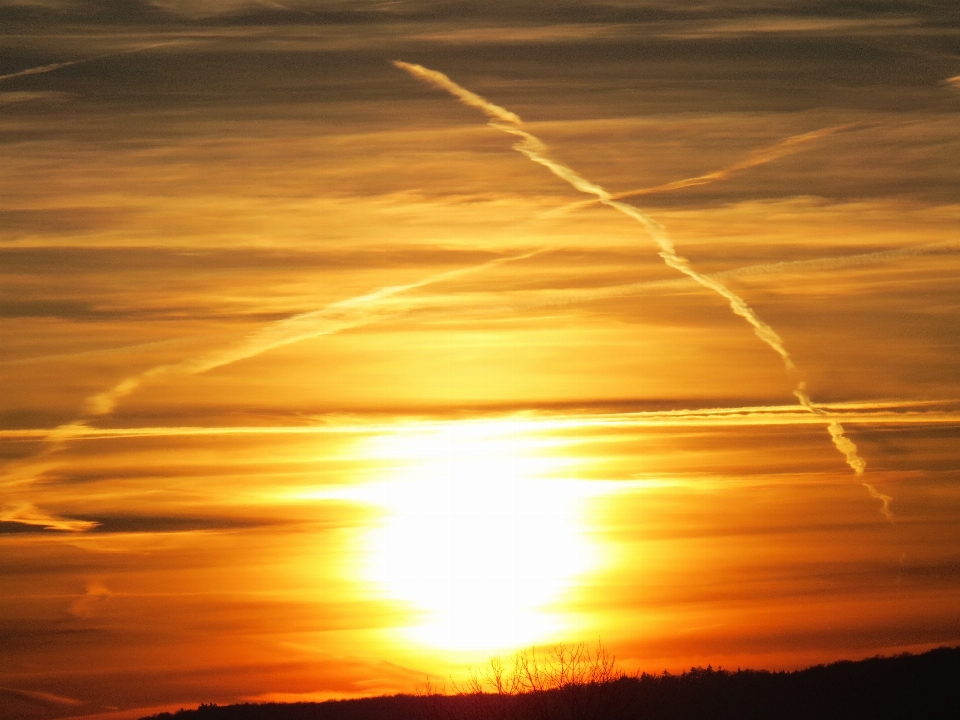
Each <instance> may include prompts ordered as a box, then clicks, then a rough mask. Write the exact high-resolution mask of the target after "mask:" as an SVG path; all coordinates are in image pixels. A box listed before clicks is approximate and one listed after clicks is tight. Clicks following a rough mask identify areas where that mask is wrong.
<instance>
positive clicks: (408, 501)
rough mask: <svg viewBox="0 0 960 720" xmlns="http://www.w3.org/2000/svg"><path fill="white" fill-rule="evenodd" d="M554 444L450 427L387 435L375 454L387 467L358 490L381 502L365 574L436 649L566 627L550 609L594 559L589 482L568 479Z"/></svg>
mask: <svg viewBox="0 0 960 720" xmlns="http://www.w3.org/2000/svg"><path fill="white" fill-rule="evenodd" d="M550 444H552V443H551V441H547V440H544V439H542V438H541V439H538V438H535V437H532V436H531V435H530V434H528V433H525V432H522V431H521V430H520V428H519V427H515V426H514V425H513V424H511V423H509V422H490V421H488V422H482V423H475V422H473V423H450V424H447V425H443V426H436V425H434V426H429V427H427V428H423V427H418V428H414V429H412V430H409V431H402V432H398V433H395V434H389V435H386V436H380V437H378V438H376V439H374V440H372V441H371V444H370V446H369V447H368V448H366V451H365V454H366V455H367V456H368V457H371V458H375V459H376V460H377V461H380V462H383V463H384V464H385V465H386V466H387V467H388V469H387V470H386V471H385V472H386V476H385V477H384V479H382V480H381V481H378V482H375V483H371V484H368V485H366V486H363V487H362V488H356V490H357V492H355V493H351V494H352V495H353V496H354V498H355V499H357V500H362V501H364V502H369V503H373V504H377V505H380V506H381V507H382V508H383V509H384V511H385V516H384V519H383V522H382V524H381V525H380V526H379V527H377V528H376V529H374V530H373V531H371V532H370V534H369V535H368V537H367V538H366V540H367V544H366V556H367V563H366V567H365V576H366V578H367V579H368V580H369V581H372V582H373V583H375V584H376V585H377V586H379V587H380V588H382V591H383V592H384V594H385V595H387V596H388V597H390V598H391V599H393V600H396V601H399V602H403V603H405V604H409V605H410V606H412V607H414V608H415V609H416V610H418V611H419V613H420V618H421V622H420V623H418V624H417V625H416V626H413V627H409V628H406V629H405V631H404V634H405V635H406V636H407V637H408V638H409V639H412V640H414V641H417V642H419V643H423V644H425V645H429V646H432V647H438V648H448V649H456V650H492V649H503V648H512V647H519V646H522V645H524V644H528V643H531V642H537V641H541V640H544V639H546V638H548V637H549V636H550V635H552V634H554V633H557V632H559V631H561V630H562V629H563V623H562V621H561V619H560V616H559V615H557V614H556V613H553V612H551V607H550V606H551V604H552V603H556V601H558V600H559V599H561V597H562V595H563V593H564V591H565V590H566V589H567V588H568V587H569V586H570V584H571V583H572V581H573V580H574V579H575V578H576V576H577V575H579V574H581V573H583V572H585V571H586V570H588V569H590V568H591V567H592V566H593V565H594V563H595V551H594V548H593V547H592V545H591V543H590V542H589V541H588V539H587V537H586V534H585V532H584V528H583V509H584V507H583V506H584V502H585V501H586V500H587V498H588V496H589V495H591V494H592V493H591V489H590V487H591V484H590V483H586V482H583V481H577V480H569V479H559V478H557V477H556V474H557V472H558V471H559V470H560V469H561V467H562V466H563V465H566V464H568V463H569V460H565V459H563V458H560V457H558V456H557V454H556V453H554V454H550V453H549V452H548V450H549V445H550Z"/></svg>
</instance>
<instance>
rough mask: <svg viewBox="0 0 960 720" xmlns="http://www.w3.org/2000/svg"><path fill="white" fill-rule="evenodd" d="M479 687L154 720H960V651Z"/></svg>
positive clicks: (221, 709)
mask: <svg viewBox="0 0 960 720" xmlns="http://www.w3.org/2000/svg"><path fill="white" fill-rule="evenodd" d="M518 657H520V656H518ZM497 677H498V679H499V678H501V676H500V675H499V674H498V675H497ZM469 687H470V690H469V691H464V690H463V689H462V688H461V689H460V690H461V691H460V692H458V693H457V694H453V695H438V694H419V695H394V696H388V697H374V698H362V699H357V700H336V701H328V702H322V703H262V704H252V703H247V704H242V705H225V706H217V705H201V706H200V707H199V708H197V709H195V710H180V711H178V712H176V713H161V714H159V715H154V716H152V718H150V719H146V718H145V719H144V720H174V719H175V720H627V719H630V720H768V719H769V720H774V719H775V720H794V719H796V720H834V719H836V720H859V719H861V718H863V719H864V720H866V719H867V718H869V719H870V720H887V719H891V720H892V719H894V718H896V719H898V720H899V719H901V718H902V719H907V718H909V719H910V720H940V719H941V718H942V719H944V720H946V719H948V718H949V719H950V720H956V719H957V718H960V647H958V648H939V649H936V650H931V651H930V652H926V653H923V654H921V655H909V654H904V655H897V656H894V657H875V658H871V659H868V660H861V661H857V662H851V661H842V662H837V663H833V664H830V665H818V666H816V667H811V668H807V669H805V670H798V671H794V672H768V671H764V670H737V671H733V672H731V671H727V670H720V669H718V670H714V669H712V668H711V667H707V668H692V669H691V670H689V671H687V672H684V673H682V674H670V673H667V672H665V673H663V674H662V675H649V674H646V673H645V674H643V675H640V676H627V675H619V676H617V677H614V678H612V679H611V678H606V679H604V680H603V681H601V682H568V683H566V684H562V685H558V686H553V687H549V688H546V689H535V690H516V688H517V686H516V685H513V686H511V687H506V688H505V687H504V686H503V685H502V684H501V685H500V688H499V692H498V691H494V692H481V691H480V690H481V689H482V686H481V684H480V683H477V682H474V683H473V684H471V685H470V686H469Z"/></svg>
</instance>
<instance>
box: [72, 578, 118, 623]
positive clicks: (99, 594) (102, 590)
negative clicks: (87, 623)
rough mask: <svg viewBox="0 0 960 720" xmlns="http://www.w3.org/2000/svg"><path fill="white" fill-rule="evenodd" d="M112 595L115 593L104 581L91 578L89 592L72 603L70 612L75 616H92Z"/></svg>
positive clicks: (88, 586)
mask: <svg viewBox="0 0 960 720" xmlns="http://www.w3.org/2000/svg"><path fill="white" fill-rule="evenodd" d="M111 595H113V593H112V592H110V591H109V590H107V588H106V587H104V585H103V583H101V582H100V581H99V580H91V581H90V582H88V583H87V592H86V593H85V594H84V595H82V596H81V597H79V598H77V599H76V600H74V601H73V602H72V603H70V608H69V609H68V612H69V613H70V614H71V615H73V617H75V618H91V617H93V616H94V615H95V614H96V612H97V609H98V608H99V607H100V606H101V605H102V604H103V603H104V601H106V600H107V599H108V598H109V597H110V596H111Z"/></svg>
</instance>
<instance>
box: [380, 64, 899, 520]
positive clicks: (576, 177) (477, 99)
mask: <svg viewBox="0 0 960 720" xmlns="http://www.w3.org/2000/svg"><path fill="white" fill-rule="evenodd" d="M393 64H394V65H395V66H396V67H397V68H399V69H401V70H404V71H406V72H408V73H410V74H411V75H413V76H414V77H415V78H417V79H419V80H423V81H424V82H427V83H429V84H431V85H433V86H435V87H438V88H440V89H442V90H446V91H447V92H449V93H451V94H452V95H454V96H455V97H456V98H458V99H459V100H461V101H462V102H463V103H464V104H466V105H470V106H471V107H476V108H478V109H480V110H481V111H482V112H483V113H484V114H485V115H487V117H489V118H490V125H491V126H492V127H494V128H496V129H497V130H500V131H501V132H505V133H508V134H510V135H514V136H516V137H519V138H520V142H518V143H516V144H514V146H513V148H514V149H515V150H516V151H517V152H520V153H522V154H523V155H525V156H526V157H528V158H529V159H530V160H532V161H533V162H535V163H538V164H540V165H543V166H544V167H546V168H547V169H548V170H550V172H552V173H553V174H554V175H556V176H557V177H559V178H560V179H561V180H564V181H565V182H567V183H569V184H570V185H572V186H573V187H574V188H576V189H577V190H579V191H580V192H582V193H585V194H587V195H593V196H594V197H595V198H596V201H597V202H599V203H601V204H603V205H606V206H607V207H611V208H613V209H614V210H616V211H618V212H620V213H622V214H623V215H626V216H627V217H629V218H632V219H633V220H636V221H637V222H639V223H640V224H641V225H642V226H643V228H644V230H646V232H647V234H648V235H649V236H650V238H651V239H652V240H653V241H654V242H655V243H656V244H657V246H658V247H659V248H660V252H659V255H660V257H661V258H663V261H664V262H665V263H666V264H667V265H668V266H669V267H672V268H674V269H675V270H677V271H679V272H681V273H683V274H684V275H686V276H687V277H689V278H691V279H692V280H694V281H696V282H697V283H699V284H700V285H702V286H703V287H705V288H708V289H710V290H713V291H714V292H715V293H717V294H718V295H720V296H721V297H723V298H724V299H725V300H726V301H727V302H728V303H729V305H730V308H731V310H733V312H734V313H735V314H737V315H739V316H740V317H742V318H743V319H744V320H746V321H747V322H748V323H749V324H750V325H751V326H752V327H753V330H754V332H755V333H756V335H757V337H759V338H760V339H761V340H762V341H763V342H765V343H766V344H767V345H768V346H769V347H770V348H772V349H773V350H774V351H775V352H776V353H777V354H778V355H779V356H780V358H781V359H782V360H783V364H784V366H785V367H786V368H787V370H790V371H794V370H796V369H797V367H796V365H795V364H794V362H793V359H792V358H791V357H790V353H788V352H787V349H786V348H785V347H784V344H783V340H782V339H781V338H780V336H779V335H778V334H777V333H776V331H775V330H774V329H773V328H772V327H770V326H769V325H767V324H766V323H765V322H763V321H762V320H761V319H760V318H759V317H758V316H757V314H756V313H755V312H754V311H753V309H752V308H751V307H750V306H749V305H748V304H747V303H746V301H745V300H744V299H743V298H741V297H740V296H739V295H737V294H736V293H735V292H733V291H732V290H731V289H730V288H728V287H727V286H726V285H724V284H723V283H722V282H720V281H719V280H717V279H716V278H715V277H711V276H709V275H704V274H702V273H700V272H697V271H696V270H694V269H693V267H691V265H690V261H689V260H687V259H686V258H685V257H682V256H680V255H678V254H677V252H676V248H675V246H674V244H673V240H672V239H671V238H670V236H669V234H668V233H667V230H666V228H665V227H664V226H663V225H661V224H660V223H658V222H657V221H656V220H654V219H653V218H651V217H650V216H648V215H647V214H646V213H644V212H643V211H642V210H640V209H639V208H637V207H635V206H633V205H628V204H627V203H624V202H620V201H619V200H617V199H616V198H615V196H614V195H613V194H612V193H610V192H608V191H607V190H606V189H605V188H603V187H601V186H600V185H597V184H596V183H593V182H590V181H589V180H587V179H586V178H584V177H583V176H582V175H580V174H579V173H578V172H576V171H575V170H573V169H572V168H570V167H568V166H567V165H564V164H563V163H560V162H558V161H556V160H553V159H551V158H550V157H548V156H547V154H546V146H545V145H544V144H543V142H542V141H541V140H540V139H539V138H538V137H536V136H535V135H533V134H532V133H530V132H528V131H527V130H525V129H523V128H522V127H521V126H522V125H523V120H522V119H521V118H520V117H519V116H518V115H516V114H515V113H512V112H510V111H509V110H507V109H505V108H502V107H500V106H499V105H496V104H494V103H492V102H490V101H489V100H486V99H485V98H483V97H481V96H480V95H477V94H476V93H473V92H471V91H469V90H467V89H465V88H462V87H460V86H459V85H458V84H457V83H455V82H454V81H453V80H451V79H450V78H449V77H447V76H446V75H444V74H443V73H441V72H438V71H436V70H430V69H429V68H425V67H423V66H422V65H416V64H414V63H407V62H403V61H400V60H395V61H393ZM795 394H796V396H797V399H798V400H799V401H800V404H801V405H802V406H803V407H804V408H805V409H806V410H807V411H808V412H811V413H813V414H816V415H823V416H824V417H825V418H826V419H827V421H828V426H827V427H828V430H829V432H830V437H831V439H832V440H833V444H834V445H835V446H836V448H837V449H838V450H839V451H840V452H841V453H842V454H843V456H844V458H845V459H846V461H847V464H848V465H850V467H851V468H852V469H853V471H854V472H855V473H856V474H857V476H860V475H862V474H863V471H864V469H865V468H866V461H864V460H863V458H862V457H860V455H859V453H858V452H857V447H856V445H855V444H854V443H853V441H852V440H850V439H849V438H848V437H846V435H845V434H844V430H843V426H842V425H840V423H838V422H834V421H833V420H830V419H829V413H827V411H825V410H823V409H821V408H818V407H817V406H816V405H814V403H813V402H812V401H811V400H810V397H809V395H808V394H807V391H806V385H805V384H804V383H803V382H801V383H800V384H799V385H798V386H797V389H796V391H795ZM865 485H866V483H865ZM867 489H868V490H869V491H870V492H871V495H873V496H874V497H876V496H878V495H881V494H880V493H878V492H877V491H876V489H875V488H873V486H872V485H871V486H869V487H868V488H867ZM883 498H886V496H882V497H880V498H878V499H881V500H882V502H883V508H882V512H884V515H885V517H887V518H888V519H889V518H890V517H891V514H890V509H889V504H890V499H889V498H886V499H885V500H884V499H883Z"/></svg>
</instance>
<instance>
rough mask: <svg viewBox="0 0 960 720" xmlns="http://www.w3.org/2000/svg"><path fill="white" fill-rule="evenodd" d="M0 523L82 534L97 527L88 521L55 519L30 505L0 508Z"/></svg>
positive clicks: (53, 516) (54, 516)
mask: <svg viewBox="0 0 960 720" xmlns="http://www.w3.org/2000/svg"><path fill="white" fill-rule="evenodd" d="M0 521H3V522H13V523H21V524H23V525H36V526H38V527H42V528H46V529H47V530H63V531H67V532H83V531H84V530H90V529H92V528H95V527H96V526H97V523H95V522H92V521H90V520H71V519H69V518H62V517H57V516H56V515H52V514H50V513H48V512H45V511H43V510H41V509H40V508H38V507H36V506H34V505H33V504H32V503H21V504H18V505H5V506H3V508H0Z"/></svg>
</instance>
